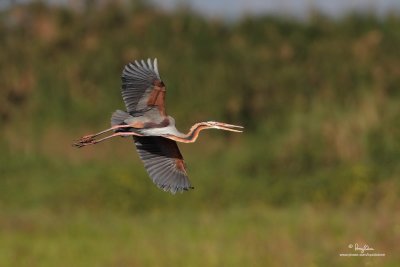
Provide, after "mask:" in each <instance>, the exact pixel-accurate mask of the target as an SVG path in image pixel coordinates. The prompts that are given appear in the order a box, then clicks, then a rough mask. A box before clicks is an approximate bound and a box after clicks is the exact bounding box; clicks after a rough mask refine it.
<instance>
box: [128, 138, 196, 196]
mask: <svg viewBox="0 0 400 267" xmlns="http://www.w3.org/2000/svg"><path fill="white" fill-rule="evenodd" d="M134 140H135V144H136V149H137V151H138V153H139V156H140V158H141V159H142V161H143V163H144V167H145V168H146V170H147V172H148V174H149V176H150V178H151V179H152V180H153V182H154V183H155V184H156V185H157V186H158V187H159V188H161V189H163V190H164V191H170V192H171V193H173V194H175V193H176V192H182V191H183V190H188V189H191V188H193V187H192V186H191V185H190V181H189V178H188V176H187V173H186V168H185V163H184V161H183V157H182V154H181V152H180V151H179V148H178V145H177V144H176V142H175V141H173V140H170V139H166V138H164V137H159V136H144V137H137V136H135V137H134Z"/></svg>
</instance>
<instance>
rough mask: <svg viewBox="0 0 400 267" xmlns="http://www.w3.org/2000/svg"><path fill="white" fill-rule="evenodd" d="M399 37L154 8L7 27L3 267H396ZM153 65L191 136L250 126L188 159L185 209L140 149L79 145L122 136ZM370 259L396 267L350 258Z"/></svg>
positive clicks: (392, 28) (0, 87)
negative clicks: (102, 133)
mask: <svg viewBox="0 0 400 267" xmlns="http://www.w3.org/2000/svg"><path fill="white" fill-rule="evenodd" d="M88 2H90V1H88ZM399 28H400V18H399V17H395V16H392V17H387V18H383V19H377V18H375V17H371V16H359V15H349V16H348V17H345V18H343V19H340V20H338V21H331V20H329V19H327V18H324V17H323V16H319V15H316V16H314V17H313V18H312V19H310V21H308V22H303V23H299V22H296V21H290V20H288V19H283V18H274V17H258V18H246V19H243V20H241V21H239V22H235V23H232V24H228V23H225V22H221V21H218V20H206V19H204V18H202V17H199V16H197V15H195V14H192V13H190V12H188V11H185V10H182V11H179V12H176V13H173V14H168V13H164V12H161V11H157V10H155V9H154V8H152V7H148V6H146V5H144V4H131V5H128V6H124V7H121V6H119V5H108V6H106V7H91V6H90V5H88V6H86V8H84V9H83V10H80V11H74V10H72V9H67V8H62V7H49V6H45V5H43V4H37V3H36V4H31V5H26V6H16V7H14V8H12V9H9V10H5V11H2V12H1V13H0V49H1V51H2V52H1V53H0V66H2V68H1V72H0V130H1V131H0V136H1V138H0V160H1V164H0V174H1V179H0V247H1V248H3V249H1V250H0V266H79V265H80V266H221V265H222V266H223V265H226V266H246V265H250V266H265V264H267V266H282V265H286V266H293V265H300V266H320V265H322V266H325V265H327V264H328V263H330V265H333V266H360V265H364V264H372V265H379V266H396V263H398V262H400V257H399V253H398V248H397V247H398V246H396V245H397V244H398V242H399V240H400V228H399V223H398V221H399V219H400V218H398V215H397V214H396V213H395V212H396V211H397V210H399V205H400V201H399V198H398V195H399V193H400V192H399V191H400V190H399V188H400V187H399V186H400V185H399V179H398V178H399V175H400V167H399V164H398V163H399V157H400V130H399V129H400V90H399V84H400V65H399V62H400V50H399V47H400V32H399ZM148 57H151V58H153V57H157V58H158V60H159V70H160V74H161V77H162V78H163V80H164V82H165V83H166V84H167V90H168V93H167V112H168V113H169V115H171V116H173V117H175V119H176V121H177V124H178V128H179V129H181V130H182V131H186V129H188V128H189V127H190V125H191V124H193V123H194V122H197V121H205V120H218V121H227V122H231V123H234V124H239V125H240V124H242V125H244V126H245V127H246V128H245V132H244V133H243V134H233V133H228V134H227V133H223V132H217V131H209V132H204V133H202V135H201V136H200V138H199V140H198V142H197V143H195V144H191V145H180V148H181V150H182V153H183V155H184V156H185V159H186V162H187V164H188V168H189V174H190V177H191V181H192V183H193V185H194V186H195V188H196V189H195V190H193V191H191V192H189V193H185V194H182V195H176V196H172V195H170V194H167V193H164V192H162V191H160V190H159V189H157V188H156V187H155V186H154V185H153V184H152V183H151V181H150V180H149V178H148V177H147V174H146V172H145V170H144V168H143V165H142V164H141V162H140V161H139V159H138V157H137V155H136V152H135V149H134V145H133V143H132V141H131V140H130V139H122V138H121V139H116V140H113V141H110V142H108V143H104V144H101V145H98V146H94V147H86V148H82V149H79V150H78V149H75V148H73V147H72V146H71V143H72V140H74V139H76V138H78V137H80V136H82V135H84V134H87V133H91V132H96V131H98V130H101V129H104V128H106V127H108V126H109V119H110V116H111V113H112V112H113V111H114V110H115V109H122V108H123V103H122V99H121V95H120V91H119V88H120V79H119V76H120V74H121V70H122V68H123V66H124V64H126V63H127V62H129V61H131V60H133V59H140V58H148ZM203 230H204V231H203ZM352 242H353V243H356V242H358V243H360V244H361V243H363V244H364V243H367V244H369V245H370V246H371V247H374V248H375V249H376V250H377V252H382V253H386V254H387V255H386V257H377V258H362V259H361V258H342V257H339V256H338V254H339V253H341V252H343V253H345V252H347V251H346V249H347V246H348V244H349V243H352ZM4 248H6V249H4ZM396 249H397V252H396ZM59 261H62V262H59ZM203 263H204V264H203Z"/></svg>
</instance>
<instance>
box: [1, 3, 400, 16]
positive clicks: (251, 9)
mask: <svg viewBox="0 0 400 267" xmlns="http://www.w3.org/2000/svg"><path fill="white" fill-rule="evenodd" d="M30 1H33V0H14V2H16V3H22V2H30ZM43 1H45V2H49V3H51V4H68V3H75V4H76V3H77V2H79V1H81V0H43ZM98 1H100V2H101V1H104V0H98ZM106 1H107V0H106ZM119 1H129V0H119ZM148 1H151V2H153V3H155V5H156V6H158V7H160V8H163V9H167V10H172V9H174V8H175V7H177V6H182V5H183V6H189V7H190V8H191V9H193V10H195V11H196V12H198V13H201V14H204V15H206V16H208V17H223V18H227V19H235V18H239V17H241V16H243V15H253V14H255V15H257V14H265V13H268V14H283V15H290V16H293V17H298V18H306V17H307V15H308V14H309V12H310V10H312V9H317V10H319V11H321V12H323V13H325V14H327V15H330V16H333V17H338V16H341V15H343V14H346V13H348V12H350V11H357V12H371V11H372V12H373V13H375V14H378V15H384V14H387V13H390V12H394V13H396V14H400V0H148ZM11 2H12V1H11V0H0V8H1V7H4V6H7V5H8V4H9V3H11Z"/></svg>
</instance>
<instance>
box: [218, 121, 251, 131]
mask: <svg viewBox="0 0 400 267" xmlns="http://www.w3.org/2000/svg"><path fill="white" fill-rule="evenodd" d="M216 128H217V129H220V130H225V131H230V132H236V133H241V132H243V130H241V129H243V128H244V127H243V126H239V125H233V124H228V123H223V122H220V123H218V125H217V127H216ZM237 128H239V129H237Z"/></svg>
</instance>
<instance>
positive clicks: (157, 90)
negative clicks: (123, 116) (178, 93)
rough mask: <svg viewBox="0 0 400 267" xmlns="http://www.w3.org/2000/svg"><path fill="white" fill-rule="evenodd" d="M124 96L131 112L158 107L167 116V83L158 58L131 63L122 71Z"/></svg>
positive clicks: (141, 111)
mask: <svg viewBox="0 0 400 267" xmlns="http://www.w3.org/2000/svg"><path fill="white" fill-rule="evenodd" d="M121 79H122V88H121V89H122V98H123V99H124V102H125V106H126V109H127V111H128V113H129V114H131V115H133V116H134V115H135V114H143V113H145V112H147V111H149V110H152V109H156V110H158V112H159V114H160V115H161V116H162V117H164V116H166V113H165V108H164V100H165V85H164V83H163V82H162V81H161V78H160V75H159V73H158V67H157V59H154V61H153V62H151V60H150V59H147V63H146V62H145V61H144V60H142V61H141V62H138V61H136V60H135V62H132V63H129V64H128V65H126V66H125V67H124V70H123V71H122V76H121Z"/></svg>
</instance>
